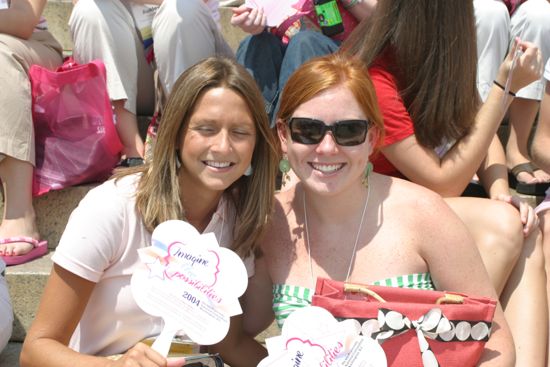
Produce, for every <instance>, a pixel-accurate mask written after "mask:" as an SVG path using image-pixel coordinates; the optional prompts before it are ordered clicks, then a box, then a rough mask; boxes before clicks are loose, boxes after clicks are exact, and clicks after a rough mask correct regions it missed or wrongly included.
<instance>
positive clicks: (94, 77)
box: [29, 59, 122, 196]
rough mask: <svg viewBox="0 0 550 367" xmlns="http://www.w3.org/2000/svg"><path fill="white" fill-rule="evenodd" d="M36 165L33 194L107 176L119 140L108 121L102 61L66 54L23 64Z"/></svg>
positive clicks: (110, 117)
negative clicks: (44, 63)
mask: <svg viewBox="0 0 550 367" xmlns="http://www.w3.org/2000/svg"><path fill="white" fill-rule="evenodd" d="M29 76H30V80H31V89H32V100H33V106H32V108H33V110H32V115H33V123H34V130H35V147H36V167H35V170H34V180H33V195H35V196H38V195H42V194H44V193H46V192H48V191H50V190H59V189H62V188H65V187H68V186H72V185H77V184H80V183H85V182H94V181H102V180H105V179H106V178H108V177H109V176H110V174H111V171H112V169H113V167H114V166H115V165H116V163H117V162H118V160H119V153H120V151H121V150H122V144H121V143H120V140H119V138H118V134H117V131H116V129H115V126H114V123H113V110H112V107H111V102H110V101H109V95H108V93H107V85H106V81H105V80H106V72H105V65H104V64H103V62H101V61H100V60H94V61H92V62H90V63H88V64H84V65H79V64H77V63H75V62H74V61H73V60H71V59H68V60H67V61H65V63H64V64H63V65H62V66H60V67H59V68H58V69H57V70H56V71H51V70H48V69H46V68H43V67H41V66H39V65H33V66H31V68H30V70H29Z"/></svg>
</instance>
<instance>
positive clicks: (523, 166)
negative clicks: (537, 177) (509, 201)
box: [508, 162, 550, 196]
mask: <svg viewBox="0 0 550 367" xmlns="http://www.w3.org/2000/svg"><path fill="white" fill-rule="evenodd" d="M537 169H538V167H536V166H535V165H534V164H533V163H531V162H525V163H520V164H518V165H516V166H514V167H512V169H511V170H510V171H508V183H509V186H510V187H511V188H513V189H515V190H516V192H517V193H518V194H523V195H532V196H544V193H545V192H546V189H548V187H550V182H539V183H527V182H522V181H518V178H517V176H518V175H519V174H520V173H521V172H527V173H529V174H531V175H533V174H534V173H535V171H536V170H537Z"/></svg>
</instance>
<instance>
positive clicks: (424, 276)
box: [273, 273, 435, 328]
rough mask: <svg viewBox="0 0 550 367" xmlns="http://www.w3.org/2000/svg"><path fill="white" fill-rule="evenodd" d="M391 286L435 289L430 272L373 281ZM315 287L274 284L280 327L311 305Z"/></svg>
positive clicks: (276, 316) (274, 306)
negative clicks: (297, 311) (299, 310)
mask: <svg viewBox="0 0 550 367" xmlns="http://www.w3.org/2000/svg"><path fill="white" fill-rule="evenodd" d="M372 284H373V285H384V286H389V287H400V288H412V289H428V290H435V287H434V284H433V282H432V277H431V276H430V273H416V274H408V275H400V276H397V277H393V278H387V279H383V280H379V281H376V282H374V283H372ZM314 293H315V290H314V289H311V288H305V287H300V286H296V285H288V284H274V285H273V312H274V313H275V320H277V325H279V327H280V328H282V327H283V324H284V322H285V320H286V318H287V317H288V315H290V313H292V312H293V311H294V310H296V309H297V308H302V307H306V306H309V305H310V304H311V300H312V298H313V294H314Z"/></svg>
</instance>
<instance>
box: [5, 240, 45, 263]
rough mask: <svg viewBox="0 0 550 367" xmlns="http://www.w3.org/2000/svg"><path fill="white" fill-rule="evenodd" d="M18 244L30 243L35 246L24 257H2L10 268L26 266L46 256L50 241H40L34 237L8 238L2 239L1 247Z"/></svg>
mask: <svg viewBox="0 0 550 367" xmlns="http://www.w3.org/2000/svg"><path fill="white" fill-rule="evenodd" d="M16 242H26V243H30V244H31V245H32V246H33V248H32V249H31V250H30V251H29V252H27V253H26V254H23V255H17V256H7V255H2V256H1V257H2V260H4V262H5V263H6V265H8V266H9V265H19V264H24V263H26V262H28V261H31V260H34V259H36V258H38V257H41V256H44V255H45V254H46V253H47V252H48V241H38V240H35V239H34V238H32V237H26V236H21V237H8V238H2V239H0V245H3V244H8V243H16Z"/></svg>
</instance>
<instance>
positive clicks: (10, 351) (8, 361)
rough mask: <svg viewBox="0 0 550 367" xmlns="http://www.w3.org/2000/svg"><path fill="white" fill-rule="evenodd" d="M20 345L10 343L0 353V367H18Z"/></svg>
mask: <svg viewBox="0 0 550 367" xmlns="http://www.w3.org/2000/svg"><path fill="white" fill-rule="evenodd" d="M21 346H22V344H21V343H18V342H10V343H8V345H7V346H6V348H5V349H4V350H3V351H1V353H0V367H19V354H20V353H21Z"/></svg>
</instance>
